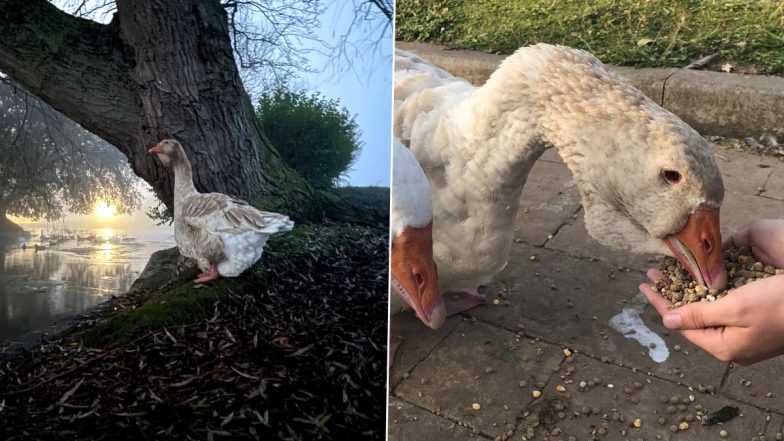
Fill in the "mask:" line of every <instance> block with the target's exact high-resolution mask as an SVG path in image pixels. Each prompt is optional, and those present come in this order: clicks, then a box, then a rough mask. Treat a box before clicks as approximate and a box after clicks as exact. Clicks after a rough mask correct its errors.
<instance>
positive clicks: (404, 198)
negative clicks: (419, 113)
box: [390, 140, 433, 238]
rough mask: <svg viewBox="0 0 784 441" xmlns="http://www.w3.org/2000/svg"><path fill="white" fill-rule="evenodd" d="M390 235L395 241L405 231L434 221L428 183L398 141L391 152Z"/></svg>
mask: <svg viewBox="0 0 784 441" xmlns="http://www.w3.org/2000/svg"><path fill="white" fill-rule="evenodd" d="M391 211H392V212H391V213H390V224H391V225H390V231H391V233H392V237H393V238H394V237H397V236H398V235H399V234H400V233H402V232H403V230H404V229H405V228H406V227H416V228H421V227H424V226H426V225H427V224H429V223H430V222H431V221H432V220H433V206H432V201H431V198H430V183H428V181H427V176H425V172H424V171H422V167H420V166H419V162H418V161H417V159H416V157H415V156H414V154H413V153H411V151H409V150H408V149H407V148H406V147H405V146H403V144H401V143H400V142H399V141H398V140H395V141H394V143H393V150H392V203H391Z"/></svg>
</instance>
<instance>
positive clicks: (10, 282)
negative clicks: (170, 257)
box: [0, 228, 174, 341]
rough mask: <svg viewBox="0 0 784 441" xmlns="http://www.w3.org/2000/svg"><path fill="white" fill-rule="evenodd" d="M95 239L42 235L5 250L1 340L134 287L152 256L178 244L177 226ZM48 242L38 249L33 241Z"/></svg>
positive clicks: (0, 259)
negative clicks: (51, 238) (55, 239)
mask: <svg viewBox="0 0 784 441" xmlns="http://www.w3.org/2000/svg"><path fill="white" fill-rule="evenodd" d="M94 233H95V239H94V240H77V239H71V240H66V241H63V242H62V243H59V244H52V243H50V241H49V240H41V238H40V236H39V235H34V237H32V238H30V239H28V240H27V241H26V243H27V246H28V248H27V249H26V250H22V249H21V248H20V246H21V243H20V242H16V243H13V244H11V245H10V246H7V247H6V248H5V251H3V250H2V248H0V341H6V340H8V339H11V338H13V337H15V336H18V335H21V334H23V333H25V332H29V331H32V330H36V329H40V328H42V327H45V326H47V325H49V324H51V323H53V322H55V321H56V320H57V319H59V318H61V317H64V316H68V315H72V314H76V313H79V312H81V311H84V310H85V309H88V308H90V307H92V306H94V305H96V304H98V303H100V302H102V301H104V300H106V299H107V298H108V296H110V295H112V294H120V293H123V292H125V291H127V290H128V288H130V286H131V284H132V283H133V282H134V281H135V280H136V278H137V277H138V276H139V274H140V273H141V271H142V270H143V269H144V266H145V265H146V264H147V261H148V260H149V257H150V255H151V254H152V253H153V252H155V251H157V250H160V249H164V248H170V247H172V246H174V235H173V232H172V230H171V229H158V230H151V231H147V232H134V233H132V234H130V233H129V234H128V235H127V236H126V235H125V233H123V232H121V231H118V230H113V229H110V228H105V229H99V230H94ZM35 244H40V245H42V246H45V249H43V250H41V251H37V252H36V251H35V250H34V249H33V245H35Z"/></svg>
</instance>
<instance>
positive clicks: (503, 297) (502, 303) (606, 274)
mask: <svg viewBox="0 0 784 441" xmlns="http://www.w3.org/2000/svg"><path fill="white" fill-rule="evenodd" d="M530 256H536V259H535V260H534V261H533V262H532V261H530V260H529V257H530ZM537 273H538V274H539V275H538V276H537ZM645 280H646V278H645V276H644V275H643V274H641V273H638V272H636V271H630V272H626V271H618V270H617V268H616V267H614V266H610V265H607V264H606V263H603V262H599V261H595V262H589V261H587V260H583V259H578V258H576V257H572V256H569V255H566V254H564V253H563V252H559V251H553V250H548V249H546V248H536V247H532V246H530V245H526V244H515V245H514V246H513V247H512V252H511V255H510V263H509V265H507V268H506V269H505V270H504V271H503V272H502V273H501V274H500V275H499V276H498V277H497V280H496V282H494V283H493V284H491V285H489V286H488V287H487V289H486V290H485V291H486V294H487V295H488V297H489V300H490V303H489V304H488V305H487V306H483V307H479V308H475V309H473V310H471V311H469V313H470V314H471V315H472V316H474V317H477V318H478V319H479V320H481V321H483V322H487V323H492V324H495V325H498V326H502V327H504V328H506V329H509V330H515V329H516V328H517V327H518V325H519V324H522V325H523V326H524V327H525V332H526V334H529V335H531V336H535V337H541V338H542V339H545V340H547V341H548V342H554V343H557V344H560V345H566V346H568V347H569V348H571V349H576V350H579V351H580V352H584V353H586V354H589V355H591V356H593V357H594V358H597V359H606V360H608V361H611V362H613V363H615V364H623V365H624V366H629V367H635V368H637V369H639V370H642V371H643V372H652V373H653V374H654V375H656V376H658V377H660V378H665V379H669V380H672V381H675V382H682V383H685V384H688V385H691V386H693V387H695V388H696V387H699V386H703V387H706V388H707V387H712V388H714V389H718V386H719V384H720V382H721V378H722V375H723V374H724V372H725V370H726V365H724V364H722V363H720V362H718V361H716V360H715V359H713V357H711V356H710V355H708V354H707V353H705V352H704V351H701V350H699V349H697V348H696V347H695V346H693V345H692V344H691V343H689V342H688V341H686V340H685V339H684V338H682V337H681V336H680V334H678V333H670V332H669V331H668V330H667V329H665V328H664V327H663V325H662V324H661V318H660V317H659V315H658V313H656V311H655V310H654V309H653V308H652V307H651V306H650V305H648V304H647V302H645V301H644V299H642V298H641V297H640V295H639V294H638V286H639V284H640V283H641V282H644V281H645ZM496 299H497V300H498V303H499V304H498V305H494V304H493V303H494V302H493V301H494V300H496ZM624 312H625V313H626V314H627V315H631V316H639V320H641V323H642V324H644V325H645V326H646V327H647V329H649V330H650V331H652V332H653V333H655V334H656V335H658V336H659V337H658V338H659V339H660V340H658V341H659V343H658V345H659V346H660V347H659V348H658V351H659V352H656V353H657V354H658V353H661V352H663V351H664V347H665V346H666V348H667V351H668V352H669V354H668V355H667V356H666V358H665V359H664V361H663V362H657V361H654V360H653V359H652V358H651V355H650V351H651V350H650V348H648V347H647V346H643V345H642V344H640V343H639V342H638V341H637V340H635V339H633V338H627V337H631V335H624V334H622V333H621V332H619V331H616V330H615V329H613V328H612V327H611V325H610V320H611V319H613V318H614V317H615V316H618V315H619V314H622V313H624ZM616 320H617V319H616ZM676 345H677V346H678V347H679V349H680V351H676V350H675V349H676V348H675V346H676Z"/></svg>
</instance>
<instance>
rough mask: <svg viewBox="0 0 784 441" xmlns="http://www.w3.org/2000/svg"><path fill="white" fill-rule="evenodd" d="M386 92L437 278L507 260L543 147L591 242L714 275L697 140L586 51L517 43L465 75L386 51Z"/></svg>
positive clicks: (703, 163) (710, 178) (710, 171)
mask: <svg viewBox="0 0 784 441" xmlns="http://www.w3.org/2000/svg"><path fill="white" fill-rule="evenodd" d="M394 93H395V114H394V119H395V124H394V130H395V137H396V138H397V139H398V140H399V141H401V142H402V143H403V144H405V145H406V146H408V147H409V149H410V150H411V151H412V152H413V153H414V155H415V156H416V158H417V160H418V161H419V163H420V164H421V166H422V168H423V169H424V171H425V173H426V175H427V177H428V180H429V182H430V184H431V189H432V192H433V193H432V198H433V219H434V220H433V253H434V258H435V261H436V263H437V264H438V277H439V285H440V287H441V289H442V291H443V292H450V291H454V292H457V291H467V290H475V289H476V288H477V287H478V286H479V285H482V284H486V283H487V282H488V281H489V280H490V279H491V278H492V277H493V276H494V275H495V274H497V273H498V272H500V271H501V270H502V269H503V268H504V267H505V266H506V263H507V258H508V255H509V249H510V246H511V244H512V242H513V231H514V220H515V216H516V213H517V210H518V207H519V205H520V194H521V191H522V188H523V185H524V184H525V181H526V178H527V175H528V172H529V171H530V170H531V167H532V166H533V164H534V162H535V161H536V160H537V159H538V158H539V157H540V156H541V155H542V153H544V151H545V150H547V149H548V148H556V149H557V150H558V153H559V154H560V156H561V158H563V160H564V162H565V163H566V165H567V167H568V168H569V169H570V170H571V172H572V175H573V178H574V181H575V183H576V185H577V186H578V188H579V192H580V195H581V200H582V204H583V207H584V210H585V224H586V228H587V230H588V232H589V234H590V235H591V236H593V237H594V238H596V239H597V240H598V241H599V242H600V243H602V244H604V245H606V246H609V247H613V248H617V249H621V250H626V251H630V252H653V253H660V254H672V255H674V256H675V257H676V258H678V259H679V260H680V261H681V262H682V263H683V264H684V265H685V267H686V268H688V270H689V271H690V272H691V274H692V276H693V277H694V279H695V280H697V281H699V282H700V283H701V284H704V285H706V286H708V287H709V288H714V289H720V288H722V287H723V286H724V285H726V283H727V273H726V270H725V269H724V263H723V257H722V254H721V234H720V232H719V207H720V206H721V203H722V199H723V196H724V188H723V184H722V180H721V175H720V174H719V170H718V167H717V166H716V162H715V160H714V158H713V153H712V152H711V150H710V147H709V146H708V144H707V142H706V141H705V140H704V139H703V138H702V137H701V136H700V135H699V134H698V133H697V132H696V131H695V130H693V129H692V128H691V127H689V126H688V125H687V124H685V123H684V122H683V121H681V120H680V119H679V118H678V117H676V116H675V115H673V114H672V113H670V112H668V111H667V110H665V109H663V108H661V107H660V106H658V105H657V104H656V103H654V102H653V101H651V100H650V99H648V98H647V97H646V96H645V95H643V94H642V92H640V91H639V90H637V89H635V88H634V87H632V86H631V85H630V84H628V83H627V82H626V81H625V80H623V79H622V78H621V77H620V76H619V75H617V74H616V73H615V72H613V71H612V70H610V69H608V68H607V67H605V66H604V65H603V64H602V63H601V62H600V61H599V60H598V59H596V58H595V57H594V56H593V55H591V54H589V53H587V52H584V51H580V50H576V49H571V48H567V47H563V46H551V45H545V44H539V45H536V46H531V47H525V48H521V49H519V50H518V51H517V52H515V53H514V54H513V55H511V56H509V57H507V58H506V59H505V60H504V61H503V62H502V63H501V65H500V66H499V67H498V69H497V70H496V71H495V72H494V73H493V74H492V75H491V77H490V78H489V79H488V80H487V82H486V83H485V84H484V85H483V86H481V87H474V86H472V85H471V84H469V83H468V82H466V81H465V80H462V79H458V78H455V77H453V76H452V75H450V74H449V73H447V72H446V71H443V70H441V69H438V68H436V67H434V66H432V65H430V64H429V63H427V62H426V61H425V60H423V59H422V58H419V57H417V56H416V55H413V54H410V53H406V52H402V51H398V52H397V54H396V57H395V91H394Z"/></svg>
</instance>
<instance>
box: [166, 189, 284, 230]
mask: <svg viewBox="0 0 784 441" xmlns="http://www.w3.org/2000/svg"><path fill="white" fill-rule="evenodd" d="M181 216H182V218H183V220H184V221H185V222H186V223H187V224H188V225H191V226H192V227H194V228H200V229H203V230H205V231H207V232H210V233H233V234H239V233H244V232H248V231H256V232H259V233H267V234H272V233H276V232H278V231H282V230H290V229H291V228H293V227H294V222H292V221H291V220H289V217H288V216H284V215H282V214H278V213H271V212H268V211H261V210H257V209H255V208H253V207H252V206H250V205H249V204H248V203H247V202H245V201H242V200H240V199H235V198H232V197H229V196H226V195H224V194H220V193H207V194H200V195H196V196H191V197H188V198H186V199H185V200H184V201H183V203H182V214H181Z"/></svg>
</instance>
